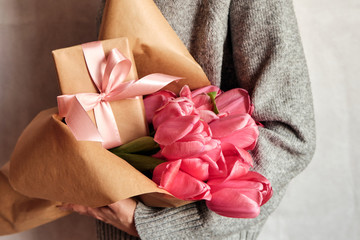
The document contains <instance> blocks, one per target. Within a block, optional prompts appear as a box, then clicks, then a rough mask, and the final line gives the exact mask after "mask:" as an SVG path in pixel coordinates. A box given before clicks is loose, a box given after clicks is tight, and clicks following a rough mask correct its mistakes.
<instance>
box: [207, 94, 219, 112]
mask: <svg viewBox="0 0 360 240" xmlns="http://www.w3.org/2000/svg"><path fill="white" fill-rule="evenodd" d="M207 95H208V96H209V97H210V99H211V102H212V104H213V112H214V113H215V114H219V109H218V108H217V106H216V103H215V98H216V92H209V93H207Z"/></svg>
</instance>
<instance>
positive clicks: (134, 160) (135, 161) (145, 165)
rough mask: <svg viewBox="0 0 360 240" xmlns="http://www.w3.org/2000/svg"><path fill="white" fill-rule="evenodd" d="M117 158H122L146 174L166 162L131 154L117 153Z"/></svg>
mask: <svg viewBox="0 0 360 240" xmlns="http://www.w3.org/2000/svg"><path fill="white" fill-rule="evenodd" d="M115 154H116V155H117V156H119V157H121V158H122V159H124V160H125V161H127V162H128V163H129V164H130V165H131V166H133V167H134V168H136V169H137V170H139V171H140V172H145V171H149V170H153V169H154V168H155V167H156V166H157V165H159V164H161V163H163V162H165V161H163V160H161V159H158V158H154V157H150V156H144V155H139V154H130V153H122V152H119V153H115Z"/></svg>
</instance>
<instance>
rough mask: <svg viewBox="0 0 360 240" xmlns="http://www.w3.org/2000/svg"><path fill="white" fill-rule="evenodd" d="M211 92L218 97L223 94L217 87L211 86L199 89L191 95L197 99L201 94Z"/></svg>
mask: <svg viewBox="0 0 360 240" xmlns="http://www.w3.org/2000/svg"><path fill="white" fill-rule="evenodd" d="M209 92H216V93H217V95H219V94H221V92H222V91H221V90H220V88H218V87H217V86H214V85H210V86H206V87H202V88H198V89H196V90H194V91H192V92H191V95H192V97H195V96H197V95H200V94H204V95H206V94H207V93H209Z"/></svg>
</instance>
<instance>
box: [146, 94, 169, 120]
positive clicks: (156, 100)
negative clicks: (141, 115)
mask: <svg viewBox="0 0 360 240" xmlns="http://www.w3.org/2000/svg"><path fill="white" fill-rule="evenodd" d="M175 97H176V95H175V94H174V93H173V92H170V91H158V92H156V93H154V94H151V95H149V96H147V97H146V98H144V106H145V115H146V120H147V122H148V123H151V122H152V119H153V117H154V114H155V111H156V110H158V109H159V108H161V107H162V106H164V105H165V104H166V103H168V102H169V101H170V100H171V99H174V98H175Z"/></svg>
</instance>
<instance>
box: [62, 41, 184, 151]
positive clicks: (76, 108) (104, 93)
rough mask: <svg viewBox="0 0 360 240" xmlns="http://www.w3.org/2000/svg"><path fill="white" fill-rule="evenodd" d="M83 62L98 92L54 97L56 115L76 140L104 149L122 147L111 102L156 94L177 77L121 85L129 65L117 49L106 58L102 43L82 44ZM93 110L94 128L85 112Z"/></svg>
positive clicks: (161, 76)
mask: <svg viewBox="0 0 360 240" xmlns="http://www.w3.org/2000/svg"><path fill="white" fill-rule="evenodd" d="M82 48H83V53H84V57H85V62H86V65H87V68H88V70H89V73H90V76H91V78H92V81H93V82H94V84H95V86H96V87H97V89H98V91H99V93H78V94H74V95H61V96H58V97H57V101H58V108H59V115H60V117H65V122H66V123H67V125H68V126H69V128H70V130H71V131H72V132H73V134H74V136H75V138H76V139H77V140H78V141H97V142H102V144H103V146H104V147H105V148H113V147H116V146H119V145H121V138H120V135H119V131H118V128H117V125H116V121H115V117H114V114H113V112H112V110H111V106H110V103H109V102H111V101H116V100H121V99H126V98H134V97H137V96H142V95H147V94H150V93H153V92H156V91H158V90H160V89H161V88H163V87H164V86H166V85H167V84H169V83H171V82H173V81H175V80H179V79H180V78H178V77H174V76H169V75H165V74H159V73H156V74H150V75H147V76H145V77H143V78H141V79H139V80H137V81H136V80H132V81H127V82H124V80H125V79H126V76H127V75H128V74H129V71H130V68H131V62H130V60H128V59H127V58H125V57H124V56H123V55H122V54H121V53H120V52H119V51H118V50H117V49H112V50H111V52H110V53H109V55H108V58H107V59H106V57H105V53H104V50H103V48H102V45H101V42H91V43H86V44H83V45H82ZM92 109H93V110H94V115H95V120H96V124H97V128H96V126H95V125H94V124H93V122H92V121H91V119H90V117H89V116H88V114H87V113H86V111H90V110H92Z"/></svg>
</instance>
